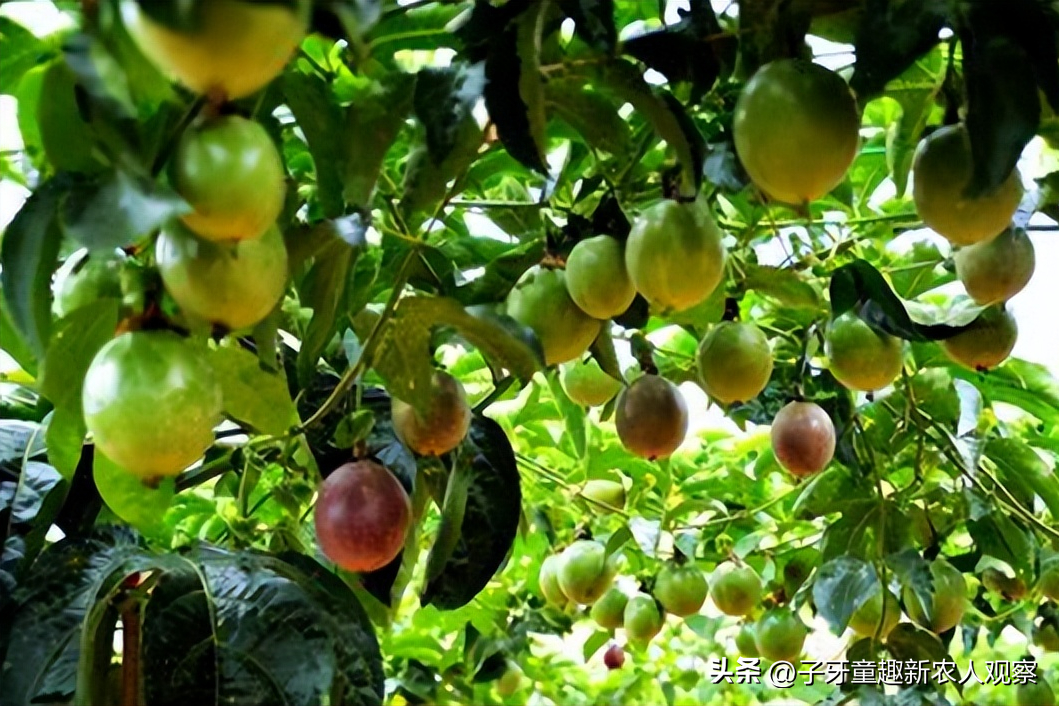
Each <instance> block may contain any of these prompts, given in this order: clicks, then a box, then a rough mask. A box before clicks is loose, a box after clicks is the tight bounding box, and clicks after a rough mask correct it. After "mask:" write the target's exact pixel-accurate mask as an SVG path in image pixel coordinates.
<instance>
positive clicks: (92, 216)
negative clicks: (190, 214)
mask: <svg viewBox="0 0 1059 706" xmlns="http://www.w3.org/2000/svg"><path fill="white" fill-rule="evenodd" d="M188 210H190V207H189V206H188V205H187V204H186V203H185V202H184V200H183V199H181V198H180V197H179V196H178V195H177V194H176V193H175V192H173V191H171V190H169V189H167V188H164V187H160V186H157V185H155V184H154V183H152V182H148V181H146V180H144V179H141V178H139V177H135V176H133V175H131V174H127V173H125V172H122V171H114V172H111V173H109V174H104V175H102V176H100V177H99V178H98V179H94V180H92V181H89V182H84V183H78V184H76V185H75V186H74V188H73V189H72V190H71V191H70V193H69V194H67V196H66V198H65V199H64V200H63V209H62V216H61V219H62V226H63V231H64V232H65V233H66V234H67V235H69V236H70V237H71V238H73V239H74V240H77V241H79V242H80V243H81V244H82V245H84V246H86V247H88V248H92V249H96V250H113V249H114V248H120V247H125V246H127V245H131V244H132V243H134V242H136V241H137V240H139V239H140V238H142V237H144V236H146V235H148V234H149V233H151V232H152V231H154V230H156V229H157V228H159V227H161V226H162V224H164V223H165V222H166V221H168V220H169V219H171V218H173V217H176V216H179V215H181V214H183V213H186V212H187V211H188Z"/></svg>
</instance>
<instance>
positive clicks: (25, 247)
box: [0, 179, 69, 358]
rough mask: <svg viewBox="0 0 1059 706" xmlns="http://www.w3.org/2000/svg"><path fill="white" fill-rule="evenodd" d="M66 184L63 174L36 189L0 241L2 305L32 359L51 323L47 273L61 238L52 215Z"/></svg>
mask: <svg viewBox="0 0 1059 706" xmlns="http://www.w3.org/2000/svg"><path fill="white" fill-rule="evenodd" d="M68 189H69V182H68V181H67V180H65V179H63V180H59V179H52V180H51V181H48V182H46V183H44V184H43V185H42V186H40V187H39V188H37V190H36V191H34V192H33V194H32V195H31V196H30V197H29V198H28V199H27V200H26V202H25V204H23V205H22V208H21V210H19V212H18V213H17V214H16V215H15V218H14V220H12V221H11V223H10V224H8V226H7V229H6V230H5V231H4V238H3V241H2V242H0V270H2V271H3V293H4V305H5V307H6V309H7V312H8V314H9V315H10V317H11V321H12V322H13V323H14V324H15V327H16V328H17V329H18V330H19V333H21V334H22V338H23V340H25V342H26V345H28V346H29V348H30V350H31V351H33V354H34V355H35V356H37V358H43V357H44V350H45V348H46V345H47V341H48V330H49V329H50V328H51V299H52V295H51V286H50V283H51V275H52V270H53V269H55V261H56V259H57V258H58V256H59V245H60V243H61V242H62V231H61V230H60V229H59V224H58V220H57V218H56V214H57V213H58V210H59V203H60V201H61V199H62V197H63V195H64V194H65V193H66V192H67V190H68Z"/></svg>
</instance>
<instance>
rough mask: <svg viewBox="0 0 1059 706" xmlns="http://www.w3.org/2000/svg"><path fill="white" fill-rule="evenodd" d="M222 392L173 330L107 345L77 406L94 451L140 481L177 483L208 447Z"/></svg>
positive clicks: (131, 336)
mask: <svg viewBox="0 0 1059 706" xmlns="http://www.w3.org/2000/svg"><path fill="white" fill-rule="evenodd" d="M222 404H223V400H222V398H221V389H220V386H219V385H218V383H217V379H216V377H215V376H214V373H213V369H212V368H211V367H210V365H209V363H208V362H207V361H206V358H205V357H204V356H203V355H202V354H201V353H200V352H199V351H198V350H197V349H196V348H195V347H194V346H193V345H192V344H191V343H190V342H189V341H187V340H186V339H184V338H182V337H180V336H178V335H177V334H175V333H173V332H170V331H136V332H132V333H126V334H123V335H121V336H118V337H117V338H115V339H114V340H112V341H110V342H109V343H107V344H106V345H105V346H103V348H101V349H100V351H99V352H98V353H97V354H96V356H95V358H93V359H92V363H91V365H89V367H88V372H87V373H86V374H85V382H84V389H83V392H82V406H83V410H84V414H85V424H86V425H87V427H88V431H90V432H91V433H92V438H93V440H94V441H95V444H96V447H97V448H98V449H100V450H101V451H102V452H103V453H104V454H106V456H107V458H109V459H110V460H112V461H114V463H116V464H118V465H119V466H121V467H122V468H124V469H125V470H127V471H129V472H130V473H133V474H135V475H137V476H139V477H141V478H144V479H150V478H157V477H159V476H175V475H176V474H178V473H180V472H181V471H183V470H184V469H185V468H187V467H188V466H190V465H191V464H192V463H194V462H195V461H197V460H198V459H199V458H201V457H202V454H204V453H205V452H206V449H208V448H210V446H212V445H213V428H214V427H215V426H217V424H219V423H220V422H221V414H222V409H223V408H222Z"/></svg>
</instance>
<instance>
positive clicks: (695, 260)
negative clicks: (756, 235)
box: [625, 199, 726, 312]
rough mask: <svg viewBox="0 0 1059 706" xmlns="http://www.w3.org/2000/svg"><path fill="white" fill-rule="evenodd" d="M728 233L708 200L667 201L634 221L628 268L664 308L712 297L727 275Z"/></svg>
mask: <svg viewBox="0 0 1059 706" xmlns="http://www.w3.org/2000/svg"><path fill="white" fill-rule="evenodd" d="M721 239H722V234H721V231H720V229H718V228H717V224H716V223H715V222H714V220H713V216H711V215H710V209H709V206H707V205H706V203H705V201H703V200H701V199H700V200H698V201H695V202H694V203H679V202H677V201H672V200H668V199H667V200H664V201H660V202H659V203H657V204H655V205H654V206H651V207H650V208H648V209H646V210H645V211H643V212H642V213H641V214H640V215H639V217H638V218H637V219H636V220H635V221H634V222H633V226H632V231H631V232H630V233H629V240H628V242H626V244H625V267H626V269H627V270H628V272H629V277H630V278H631V279H632V282H633V284H634V285H636V290H637V291H638V292H640V294H642V295H643V296H644V298H645V299H646V300H647V301H648V302H649V303H650V304H651V305H652V306H654V307H656V308H657V309H659V310H661V311H662V312H675V311H684V310H685V309H690V308H691V307H693V306H695V305H696V304H699V303H700V302H703V301H705V300H706V298H707V297H709V296H710V294H712V293H713V290H714V289H716V288H717V285H718V284H720V282H721V277H722V276H723V274H724V262H725V257H726V254H725V249H724V245H723V244H722V243H721Z"/></svg>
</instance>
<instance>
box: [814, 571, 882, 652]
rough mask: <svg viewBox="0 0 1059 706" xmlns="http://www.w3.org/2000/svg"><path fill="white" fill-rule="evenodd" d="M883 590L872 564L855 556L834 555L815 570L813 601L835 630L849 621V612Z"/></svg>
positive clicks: (855, 609)
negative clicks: (835, 556)
mask: <svg viewBox="0 0 1059 706" xmlns="http://www.w3.org/2000/svg"><path fill="white" fill-rule="evenodd" d="M880 590H882V586H881V585H880V583H879V578H878V576H876V574H875V569H874V567H872V565H871V564H869V563H867V562H866V561H862V560H860V559H856V558H854V557H848V556H842V557H837V558H835V559H832V560H831V561H829V562H827V563H826V564H824V565H823V566H821V567H820V568H819V569H817V571H816V575H815V577H814V578H813V603H814V604H815V605H816V609H817V611H818V612H819V613H820V614H821V615H823V616H824V619H826V620H827V622H828V624H829V625H831V627H832V629H834V630H835V631H836V632H838V633H841V632H842V631H843V630H845V629H846V625H848V624H849V619H850V616H852V615H853V614H854V613H855V612H857V609H858V608H860V607H861V606H862V605H864V604H865V603H866V602H867V601H868V600H869V599H870V598H871V597H872V596H874V595H875V594H877V593H878V592H879V591H880Z"/></svg>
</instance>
